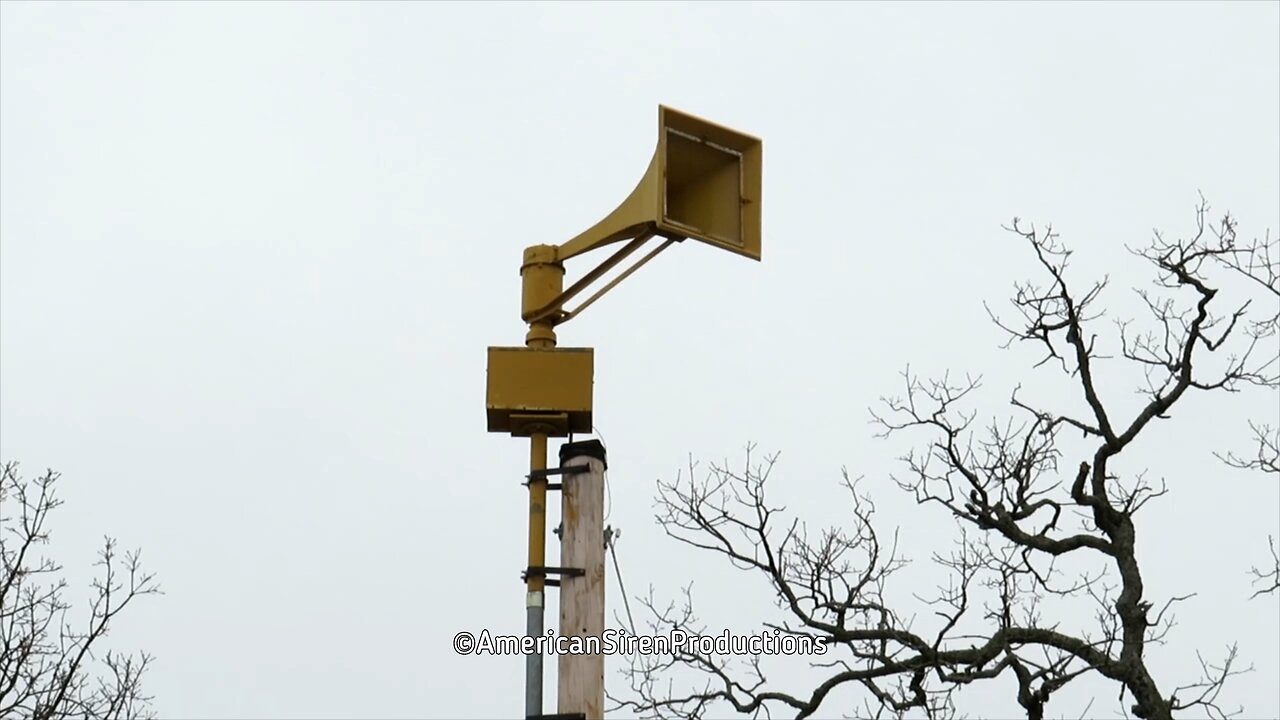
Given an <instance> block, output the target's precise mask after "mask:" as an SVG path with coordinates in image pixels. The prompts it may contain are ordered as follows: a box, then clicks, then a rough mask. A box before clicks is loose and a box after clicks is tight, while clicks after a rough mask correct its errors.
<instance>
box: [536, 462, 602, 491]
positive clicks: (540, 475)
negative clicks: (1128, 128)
mask: <svg viewBox="0 0 1280 720" xmlns="http://www.w3.org/2000/svg"><path fill="white" fill-rule="evenodd" d="M587 472H591V468H589V467H587V466H586V465H573V466H570V467H558V468H547V469H546V470H534V471H532V472H530V473H529V474H528V475H525V476H524V477H525V481H524V482H522V483H520V484H521V485H525V486H527V485H528V484H529V483H530V482H531V481H533V480H546V479H547V478H549V477H551V476H552V475H581V474H583V473H587ZM562 486H563V483H547V489H548V490H559V489H560V488H561V487H562Z"/></svg>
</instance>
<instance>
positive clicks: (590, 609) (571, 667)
mask: <svg viewBox="0 0 1280 720" xmlns="http://www.w3.org/2000/svg"><path fill="white" fill-rule="evenodd" d="M560 465H561V467H575V466H582V465H585V466H587V468H588V471H587V472H577V473H572V474H566V475H565V476H564V480H563V487H562V488H561V491H560V495H561V501H562V504H561V515H560V517H561V521H562V522H563V528H564V529H563V537H562V538H561V545H560V564H561V565H562V566H564V567H567V568H581V569H582V570H583V573H582V575H579V576H565V577H562V578H561V580H560V635H561V636H562V637H573V636H578V637H582V638H584V639H586V638H596V639H595V640H592V641H591V642H603V635H604V470H605V467H606V464H605V450H604V445H602V444H601V443H600V441H599V440H587V441H584V442H574V443H566V444H564V445H562V446H561V447H560ZM559 660H560V667H559V685H558V690H559V693H558V695H559V700H558V703H557V712H558V713H559V714H561V715H564V716H569V715H577V716H578V717H581V718H584V720H602V718H603V717H604V655H600V654H595V655H571V654H562V655H560V656H559Z"/></svg>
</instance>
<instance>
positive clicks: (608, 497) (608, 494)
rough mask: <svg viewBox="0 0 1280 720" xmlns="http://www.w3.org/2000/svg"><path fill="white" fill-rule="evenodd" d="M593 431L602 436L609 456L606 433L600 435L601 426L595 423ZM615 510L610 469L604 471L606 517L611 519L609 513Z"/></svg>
mask: <svg viewBox="0 0 1280 720" xmlns="http://www.w3.org/2000/svg"><path fill="white" fill-rule="evenodd" d="M591 432H593V433H595V434H596V435H598V436H599V437H600V446H601V447H603V448H604V455H605V457H609V443H607V442H605V441H604V435H600V426H598V425H596V424H595V423H592V424H591ZM611 512H613V487H612V486H611V485H610V484H609V471H608V470H605V471H604V519H605V520H608V519H609V513H611Z"/></svg>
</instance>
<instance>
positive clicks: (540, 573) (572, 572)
mask: <svg viewBox="0 0 1280 720" xmlns="http://www.w3.org/2000/svg"><path fill="white" fill-rule="evenodd" d="M586 574H587V571H586V570H583V569H582V568H573V567H546V566H539V565H535V566H533V567H530V568H528V569H527V570H524V571H522V572H521V573H520V580H521V582H526V583H527V582H529V578H531V577H544V578H546V580H544V581H543V582H545V583H546V584H547V585H549V586H551V587H560V578H549V577H547V576H548V575H559V576H561V577H582V576H583V575H586Z"/></svg>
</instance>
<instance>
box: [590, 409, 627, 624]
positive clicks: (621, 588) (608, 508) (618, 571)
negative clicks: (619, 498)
mask: <svg viewBox="0 0 1280 720" xmlns="http://www.w3.org/2000/svg"><path fill="white" fill-rule="evenodd" d="M591 431H592V432H594V433H595V434H596V436H598V437H599V438H600V446H601V447H603V448H604V454H605V457H608V456H609V443H607V442H605V439H604V435H603V434H602V433H601V432H600V427H599V426H598V425H595V424H594V423H592V425H591ZM604 491H605V502H606V505H605V511H604V519H605V520H608V519H609V513H611V512H613V488H612V486H611V485H610V484H609V471H608V470H606V471H605V472H604ZM609 556H610V557H612V558H613V574H614V575H615V576H617V578H618V592H620V593H622V606H623V607H624V608H626V610H627V624H629V625H630V626H631V634H632V635H636V634H637V633H636V621H635V618H633V617H632V616H631V600H630V599H629V598H628V597H627V587H626V585H625V584H624V583H623V582H622V567H621V566H620V565H618V536H617V535H613V536H610V538H609Z"/></svg>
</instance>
